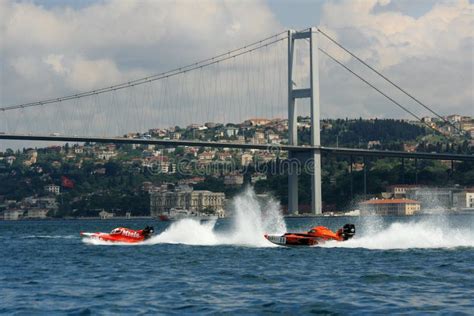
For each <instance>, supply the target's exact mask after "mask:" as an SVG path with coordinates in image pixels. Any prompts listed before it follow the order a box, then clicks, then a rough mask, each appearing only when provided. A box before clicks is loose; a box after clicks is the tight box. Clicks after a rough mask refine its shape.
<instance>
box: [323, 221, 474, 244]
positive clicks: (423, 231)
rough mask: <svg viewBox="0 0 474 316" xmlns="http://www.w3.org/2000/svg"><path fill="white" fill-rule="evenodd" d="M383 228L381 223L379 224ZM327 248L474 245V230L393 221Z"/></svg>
mask: <svg viewBox="0 0 474 316" xmlns="http://www.w3.org/2000/svg"><path fill="white" fill-rule="evenodd" d="M379 227H380V226H379ZM324 247H344V248H367V249H411V248H456V247H474V231H473V230H472V229H469V228H467V227H465V228H458V227H451V226H450V225H449V224H446V223H445V224H444V225H443V224H441V223H440V222H439V221H436V220H433V219H424V220H421V221H413V222H408V223H400V222H396V223H392V224H391V225H390V226H388V227H387V228H382V227H380V228H378V230H377V231H375V232H370V233H368V232H366V231H362V233H361V235H360V236H357V234H356V236H355V237H354V238H353V239H351V240H348V241H345V242H329V243H326V244H325V245H324Z"/></svg>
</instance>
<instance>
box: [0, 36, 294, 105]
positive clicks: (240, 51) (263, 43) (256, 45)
mask: <svg viewBox="0 0 474 316" xmlns="http://www.w3.org/2000/svg"><path fill="white" fill-rule="evenodd" d="M286 33H287V31H284V32H280V33H278V34H274V35H272V36H269V37H267V38H264V39H262V40H259V41H257V42H253V43H251V44H247V45H245V46H242V47H240V48H237V49H234V50H231V51H228V52H226V53H223V54H220V55H217V56H214V57H211V58H207V59H203V60H201V61H198V62H195V63H192V64H188V65H186V66H183V67H179V68H175V69H172V70H168V71H166V72H162V73H159V74H155V75H151V76H148V77H144V78H139V79H135V80H131V81H127V82H124V83H120V84H116V85H112V86H109V87H105V88H100V89H95V90H90V91H85V92H81V93H76V94H72V95H67V96H63V97H58V98H52V99H46V100H42V101H36V102H29V103H23V104H17V105H11V106H6V107H2V108H0V111H2V112H5V111H9V110H16V109H23V108H27V107H33V106H39V105H45V104H50V103H57V102H62V101H67V100H72V99H79V98H83V97H87V96H91V95H98V94H102V93H106V92H110V91H116V90H121V89H124V88H129V87H133V86H136V85H141V84H144V83H149V82H152V81H156V80H160V79H164V78H169V77H173V76H176V75H179V74H182V73H186V72H188V71H192V70H196V69H199V68H204V67H207V66H210V65H213V64H216V63H219V62H222V61H225V60H228V59H231V58H234V57H238V56H241V55H244V54H247V53H250V52H253V51H255V50H258V49H261V48H263V47H267V46H269V45H272V44H274V43H277V42H280V41H282V40H285V39H286V38H287V37H288V36H287V35H286ZM282 34H285V36H284V37H281V38H279V37H280V35H282ZM273 38H275V40H273V41H270V42H267V41H269V40H271V39H273Z"/></svg>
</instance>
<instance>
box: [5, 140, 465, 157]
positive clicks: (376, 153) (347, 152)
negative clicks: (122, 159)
mask: <svg viewBox="0 0 474 316" xmlns="http://www.w3.org/2000/svg"><path fill="white" fill-rule="evenodd" d="M0 139H5V140H22V141H25V140H29V141H54V142H74V143H83V142H93V143H115V144H143V145H148V144H152V145H160V146H168V147H175V146H201V147H219V148H240V149H260V150H272V151H277V150H282V151H292V152H311V151H313V150H316V151H320V152H321V153H326V154H332V155H338V156H363V157H393V158H411V159H432V160H453V161H474V155H459V154H449V153H424V152H404V151H390V150H370V149H358V148H343V147H326V146H309V145H303V146H293V145H278V144H252V143H244V144H242V143H233V142H228V143H222V142H210V141H197V140H169V139H142V138H121V137H91V136H52V135H24V134H0Z"/></svg>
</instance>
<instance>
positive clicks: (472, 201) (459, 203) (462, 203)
mask: <svg viewBox="0 0 474 316" xmlns="http://www.w3.org/2000/svg"><path fill="white" fill-rule="evenodd" d="M453 207H455V208H456V209H458V210H463V209H473V210H474V189H469V190H466V191H463V192H458V193H454V195H453Z"/></svg>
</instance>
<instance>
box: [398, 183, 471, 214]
mask: <svg viewBox="0 0 474 316" xmlns="http://www.w3.org/2000/svg"><path fill="white" fill-rule="evenodd" d="M461 191H462V190H461V189H460V188H433V187H414V188H409V189H407V190H406V194H405V197H406V198H407V199H412V200H416V201H419V202H420V203H421V206H422V208H423V210H447V209H451V208H452V207H453V194H454V193H456V192H461Z"/></svg>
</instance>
